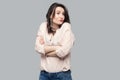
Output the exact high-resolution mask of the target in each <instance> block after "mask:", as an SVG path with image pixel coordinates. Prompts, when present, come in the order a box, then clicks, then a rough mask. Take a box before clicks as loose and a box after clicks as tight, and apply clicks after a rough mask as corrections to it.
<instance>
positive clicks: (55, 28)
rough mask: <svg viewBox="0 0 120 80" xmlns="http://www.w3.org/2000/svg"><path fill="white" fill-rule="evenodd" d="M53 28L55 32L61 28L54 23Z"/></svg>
mask: <svg viewBox="0 0 120 80" xmlns="http://www.w3.org/2000/svg"><path fill="white" fill-rule="evenodd" d="M51 27H52V30H53V31H56V30H57V29H58V28H59V25H57V24H54V23H53V24H52V25H51Z"/></svg>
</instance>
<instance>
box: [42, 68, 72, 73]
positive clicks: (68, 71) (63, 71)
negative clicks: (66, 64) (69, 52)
mask: <svg viewBox="0 0 120 80" xmlns="http://www.w3.org/2000/svg"><path fill="white" fill-rule="evenodd" d="M41 72H44V73H61V72H65V73H66V72H71V70H70V69H69V70H67V71H60V72H47V71H45V70H41Z"/></svg>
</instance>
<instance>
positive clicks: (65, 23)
mask: <svg viewBox="0 0 120 80" xmlns="http://www.w3.org/2000/svg"><path fill="white" fill-rule="evenodd" d="M61 27H62V28H64V29H71V24H70V23H68V22H64V23H63V24H62V26H61Z"/></svg>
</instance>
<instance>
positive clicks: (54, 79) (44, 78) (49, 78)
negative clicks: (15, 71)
mask: <svg viewBox="0 0 120 80" xmlns="http://www.w3.org/2000/svg"><path fill="white" fill-rule="evenodd" d="M39 80H72V76H71V71H70V70H68V71H62V72H56V73H49V72H46V71H41V72H40V76H39Z"/></svg>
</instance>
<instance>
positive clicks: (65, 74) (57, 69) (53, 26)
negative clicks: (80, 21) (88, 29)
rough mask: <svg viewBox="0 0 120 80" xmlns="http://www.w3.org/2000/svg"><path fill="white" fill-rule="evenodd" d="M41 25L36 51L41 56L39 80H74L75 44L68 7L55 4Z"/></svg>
mask: <svg viewBox="0 0 120 80" xmlns="http://www.w3.org/2000/svg"><path fill="white" fill-rule="evenodd" d="M46 18H47V21H46V22H43V23H42V24H41V25H40V28H39V30H38V34H37V38H36V43H35V50H36V51H37V52H38V53H40V54H41V71H40V77H39V80H72V77H71V70H70V50H71V48H72V46H73V43H74V35H73V33H72V30H71V25H70V20H69V15H68V11H67V9H66V7H65V6H64V5H63V4H60V3H53V4H52V5H51V6H50V8H49V9H48V12H47V14H46Z"/></svg>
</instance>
